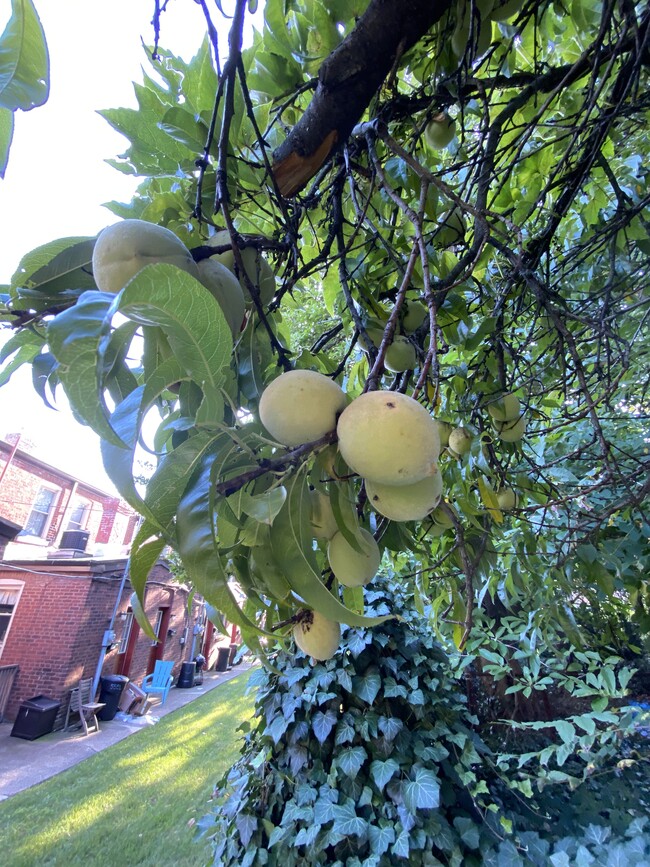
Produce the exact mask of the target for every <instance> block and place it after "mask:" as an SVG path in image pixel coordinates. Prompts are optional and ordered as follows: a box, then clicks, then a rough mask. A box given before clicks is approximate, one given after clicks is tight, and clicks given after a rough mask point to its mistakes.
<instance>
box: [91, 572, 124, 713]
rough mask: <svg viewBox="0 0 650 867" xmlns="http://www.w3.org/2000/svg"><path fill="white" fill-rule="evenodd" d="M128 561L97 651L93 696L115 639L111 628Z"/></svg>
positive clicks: (118, 604)
mask: <svg viewBox="0 0 650 867" xmlns="http://www.w3.org/2000/svg"><path fill="white" fill-rule="evenodd" d="M130 563H131V558H129V559H128V560H127V561H126V566H125V567H124V571H123V573H122V580H121V581H120V588H119V590H118V591H117V597H116V599H115V605H114V606H113V613H112V614H111V619H110V621H109V623H108V629H107V630H106V631H105V632H104V636H103V638H102V647H101V650H100V651H99V659H98V660H97V668H96V669H95V676H94V678H93V688H92V693H91V694H92V695H93V696H94V695H95V694H96V693H97V688H98V686H99V680H100V678H101V676H102V668H103V667H104V660H105V659H106V654H107V653H108V648H109V647H111V645H112V644H113V642H114V641H115V630H114V629H113V626H114V625H115V618H116V617H117V612H118V611H119V608H120V602H121V601H122V593H123V591H124V587H125V586H126V582H127V580H128V578H129V565H130Z"/></svg>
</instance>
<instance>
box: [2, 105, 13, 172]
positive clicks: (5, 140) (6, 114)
mask: <svg viewBox="0 0 650 867" xmlns="http://www.w3.org/2000/svg"><path fill="white" fill-rule="evenodd" d="M13 137H14V113H13V111H10V110H9V109H8V108H0V178H4V176H5V173H6V171H7V163H8V162H9V150H10V149H11V142H12V141H13Z"/></svg>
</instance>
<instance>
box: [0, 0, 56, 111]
mask: <svg viewBox="0 0 650 867" xmlns="http://www.w3.org/2000/svg"><path fill="white" fill-rule="evenodd" d="M49 93H50V59H49V55H48V50H47V43H46V41H45V34H44V33H43V28H42V26H41V22H40V19H39V17H38V14H37V12H36V9H35V8H34V4H33V3H32V2H31V0H12V4H11V18H10V19H9V23H8V24H7V26H6V28H5V30H4V33H3V34H2V36H0V108H8V109H10V110H11V111H15V110H16V109H18V108H20V109H22V110H23V111H29V110H30V109H31V108H35V107H36V106H38V105H43V103H45V102H46V101H47V98H48V96H49Z"/></svg>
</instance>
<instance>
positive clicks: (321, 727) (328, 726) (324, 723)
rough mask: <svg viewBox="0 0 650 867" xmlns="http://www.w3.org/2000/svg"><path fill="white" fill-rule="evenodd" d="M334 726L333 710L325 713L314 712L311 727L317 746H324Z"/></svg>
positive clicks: (334, 714)
mask: <svg viewBox="0 0 650 867" xmlns="http://www.w3.org/2000/svg"><path fill="white" fill-rule="evenodd" d="M335 725H336V713H335V711H333V710H331V709H330V710H328V711H327V712H326V713H323V712H322V711H316V713H315V714H314V716H313V717H312V721H311V727H312V729H313V730H314V734H315V735H316V739H317V740H318V743H319V744H324V743H325V741H326V740H327V738H328V737H329V735H330V732H331V731H332V729H333V728H334V726H335Z"/></svg>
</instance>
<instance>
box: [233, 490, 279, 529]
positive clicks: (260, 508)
mask: <svg viewBox="0 0 650 867" xmlns="http://www.w3.org/2000/svg"><path fill="white" fill-rule="evenodd" d="M241 494H242V496H241V498H240V505H241V510H242V512H244V514H246V515H249V516H250V517H251V518H254V519H255V520H256V521H258V522H259V523H261V524H268V525H269V526H270V525H271V524H272V523H273V521H274V519H275V517H276V515H277V514H278V512H279V511H280V509H281V508H282V506H283V505H284V501H285V500H286V498H287V492H286V489H285V488H283V487H279V488H272V489H271V490H270V491H265V492H264V493H263V494H257V495H255V496H251V495H250V494H247V493H246V492H245V491H242V492H241Z"/></svg>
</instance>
